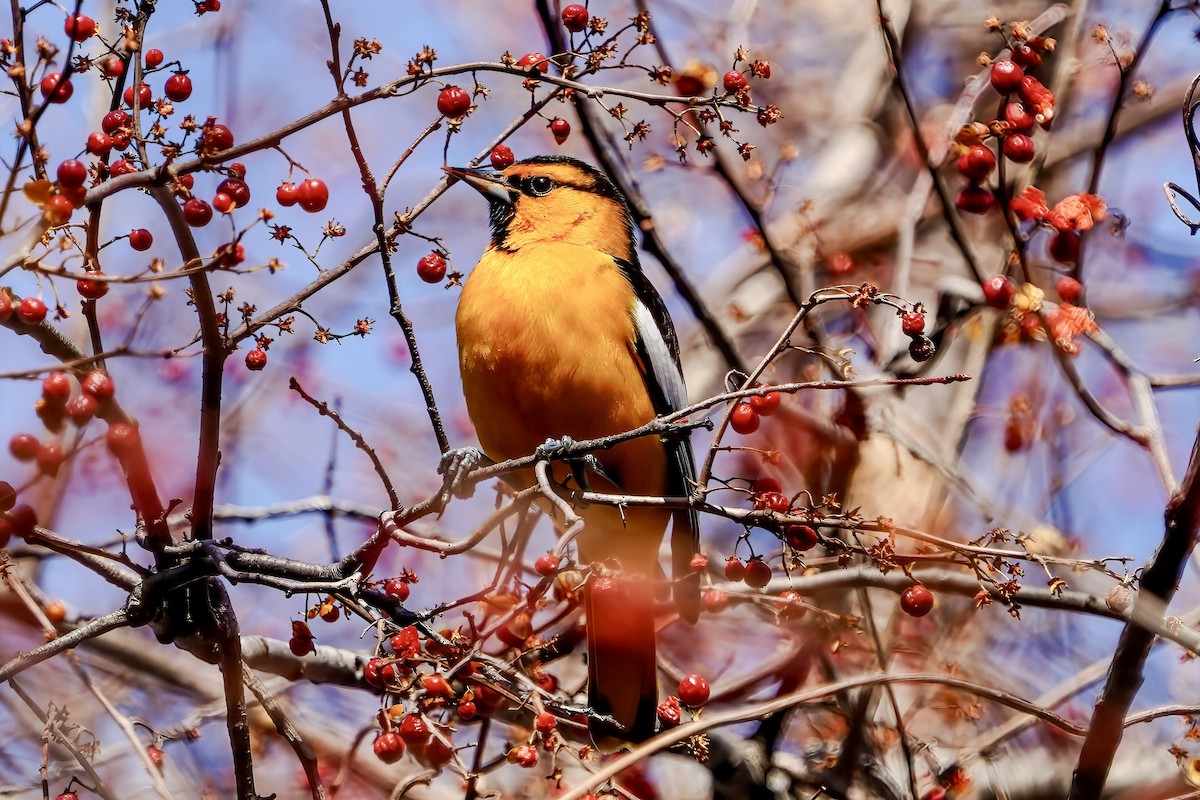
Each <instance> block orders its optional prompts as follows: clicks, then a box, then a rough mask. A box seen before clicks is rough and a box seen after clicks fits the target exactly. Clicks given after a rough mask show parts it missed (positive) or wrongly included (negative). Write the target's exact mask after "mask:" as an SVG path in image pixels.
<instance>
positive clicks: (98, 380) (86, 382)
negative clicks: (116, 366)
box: [79, 369, 117, 400]
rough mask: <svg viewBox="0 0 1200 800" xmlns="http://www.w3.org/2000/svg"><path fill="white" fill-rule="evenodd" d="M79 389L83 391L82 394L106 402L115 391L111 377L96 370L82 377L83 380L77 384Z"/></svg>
mask: <svg viewBox="0 0 1200 800" xmlns="http://www.w3.org/2000/svg"><path fill="white" fill-rule="evenodd" d="M79 388H81V389H82V390H83V393H84V394H90V395H91V396H92V397H94V398H96V399H97V400H108V399H109V398H110V397H112V396H113V395H114V394H115V393H116V391H117V387H116V384H114V383H113V379H112V376H111V375H109V374H108V373H107V372H104V371H103V370H98V369H94V370H92V371H91V372H89V373H88V374H87V375H84V376H83V380H82V381H80V382H79Z"/></svg>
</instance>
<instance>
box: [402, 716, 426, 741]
mask: <svg viewBox="0 0 1200 800" xmlns="http://www.w3.org/2000/svg"><path fill="white" fill-rule="evenodd" d="M400 735H401V736H402V737H403V738H404V741H406V742H408V743H409V744H419V743H424V742H427V741H429V737H430V736H431V735H432V732H431V731H430V730H429V726H428V725H426V724H425V720H424V719H422V718H421V716H420V715H418V714H409V715H408V716H406V717H405V718H404V719H403V720H402V721H401V722H400Z"/></svg>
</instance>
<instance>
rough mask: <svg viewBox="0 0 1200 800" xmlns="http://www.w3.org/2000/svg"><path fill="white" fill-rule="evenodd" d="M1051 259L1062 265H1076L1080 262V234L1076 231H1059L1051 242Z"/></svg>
mask: <svg viewBox="0 0 1200 800" xmlns="http://www.w3.org/2000/svg"><path fill="white" fill-rule="evenodd" d="M1050 257H1051V258H1053V259H1054V260H1055V261H1057V262H1058V263H1060V264H1074V263H1075V262H1076V261H1078V260H1079V234H1078V233H1076V232H1075V231H1059V232H1058V233H1056V234H1055V235H1054V238H1053V239H1051V240H1050Z"/></svg>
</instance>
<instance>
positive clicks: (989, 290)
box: [983, 275, 1017, 309]
mask: <svg viewBox="0 0 1200 800" xmlns="http://www.w3.org/2000/svg"><path fill="white" fill-rule="evenodd" d="M1016 293H1017V287H1016V286H1015V285H1014V284H1013V282H1012V278H1009V277H1008V276H1007V275H994V276H992V277H991V278H988V279H987V280H986V281H984V282H983V299H984V300H985V301H986V302H987V304H988V305H989V306H991V307H992V308H1001V309H1003V308H1008V307H1009V305H1011V304H1012V300H1013V297H1014V296H1016Z"/></svg>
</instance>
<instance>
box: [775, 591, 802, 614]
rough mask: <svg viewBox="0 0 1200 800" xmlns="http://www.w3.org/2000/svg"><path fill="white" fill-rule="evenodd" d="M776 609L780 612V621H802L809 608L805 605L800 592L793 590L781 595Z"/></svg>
mask: <svg viewBox="0 0 1200 800" xmlns="http://www.w3.org/2000/svg"><path fill="white" fill-rule="evenodd" d="M775 608H776V610H777V611H779V618H780V619H800V618H801V617H803V616H804V615H805V614H807V613H808V608H807V607H806V606H805V605H804V598H803V597H801V596H800V594H799V592H795V591H792V590H791V589H788V590H787V591H786V592H782V593H781V594H780V595H779V600H778V601H777V602H776V603H775Z"/></svg>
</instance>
